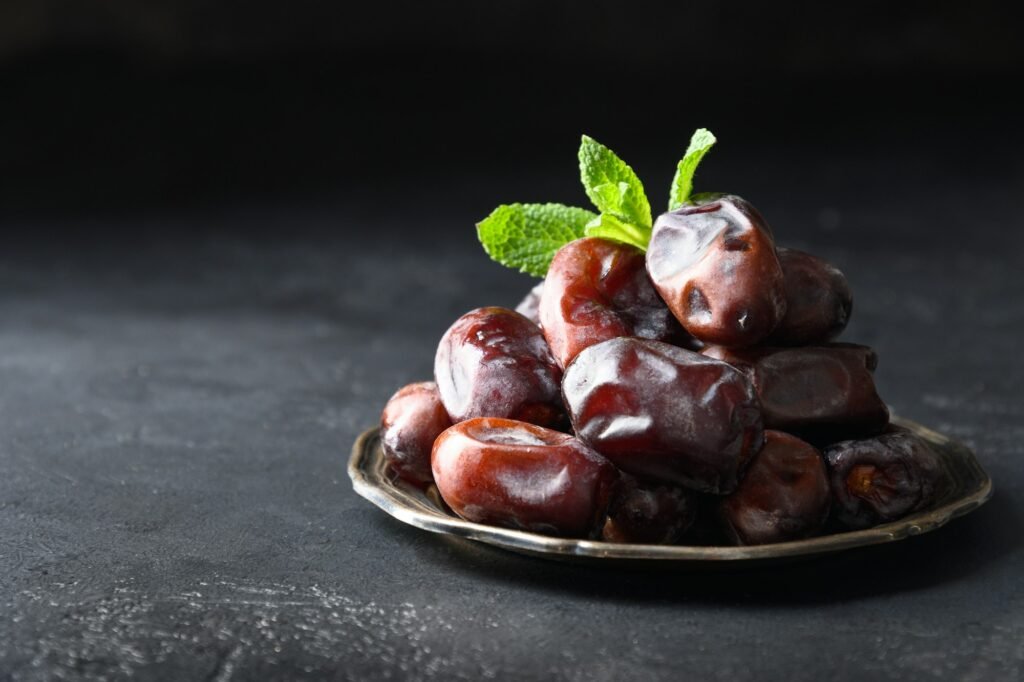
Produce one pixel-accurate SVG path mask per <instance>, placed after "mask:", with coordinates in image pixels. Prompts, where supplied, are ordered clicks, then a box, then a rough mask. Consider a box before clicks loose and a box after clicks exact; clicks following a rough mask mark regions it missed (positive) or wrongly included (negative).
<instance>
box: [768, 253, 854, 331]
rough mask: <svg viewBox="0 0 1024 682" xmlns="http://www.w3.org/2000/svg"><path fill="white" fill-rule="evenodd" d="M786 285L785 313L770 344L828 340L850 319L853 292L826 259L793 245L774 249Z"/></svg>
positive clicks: (837, 270) (839, 272) (841, 329)
mask: <svg viewBox="0 0 1024 682" xmlns="http://www.w3.org/2000/svg"><path fill="white" fill-rule="evenodd" d="M776 252H777V253H778V255H779V263H780V264H781V265H782V276H783V279H784V280H785V287H786V315H785V316H784V317H783V318H782V321H781V322H779V326H777V327H776V328H775V331H773V332H772V333H771V334H770V335H769V336H768V339H767V340H766V343H767V344H769V345H772V344H776V345H779V346H806V345H812V344H816V343H824V342H826V341H831V340H832V339H834V338H836V337H837V336H839V334H841V333H842V331H843V330H844V329H845V328H846V323H847V322H849V321H850V312H851V311H852V310H853V292H852V291H851V290H850V285H849V283H848V282H847V281H846V277H845V276H844V275H843V273H842V272H841V271H840V270H839V269H838V268H836V267H835V266H834V265H832V264H831V263H829V262H828V261H826V260H823V259H821V258H818V257H817V256H812V255H811V254H809V253H804V252H803V251H797V250H796V249H782V248H780V249H777V250H776Z"/></svg>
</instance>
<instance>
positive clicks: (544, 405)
mask: <svg viewBox="0 0 1024 682" xmlns="http://www.w3.org/2000/svg"><path fill="white" fill-rule="evenodd" d="M434 378H435V380H436V381H437V387H438V391H439V392H440V394H441V402H442V403H444V407H445V409H446V410H447V411H448V416H449V417H451V420H452V422H453V423H458V422H461V421H465V420H467V419H472V418H474V417H502V418H506V419H518V420H520V421H525V422H530V423H531V424H538V425H540V426H552V425H555V424H557V423H559V421H561V420H562V419H563V416H564V410H563V408H562V402H561V397H560V395H559V382H560V381H561V379H562V370H561V368H560V367H559V366H558V364H557V363H555V359H554V358H553V357H552V356H551V351H550V350H548V345H547V342H546V341H545V340H544V335H543V334H541V331H540V329H539V328H538V327H537V325H535V324H534V323H532V322H530V321H529V320H528V319H526V318H525V317H523V316H522V315H520V314H519V313H517V312H515V311H514V310H509V309H508V308H478V309H477V310H473V311H471V312H468V313H466V314H465V315H463V316H462V317H460V318H459V319H458V320H456V321H455V323H454V324H453V325H452V326H451V327H450V328H449V329H448V331H447V332H445V334H444V336H443V337H442V338H441V343H440V345H438V347H437V355H436V356H435V358H434Z"/></svg>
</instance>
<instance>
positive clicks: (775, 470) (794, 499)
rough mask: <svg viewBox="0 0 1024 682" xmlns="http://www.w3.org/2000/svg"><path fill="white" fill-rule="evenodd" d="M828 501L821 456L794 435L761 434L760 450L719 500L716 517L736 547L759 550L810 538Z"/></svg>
mask: <svg viewBox="0 0 1024 682" xmlns="http://www.w3.org/2000/svg"><path fill="white" fill-rule="evenodd" d="M830 502H831V495H830V493H829V483H828V474H827V472H826V469H825V462H824V460H823V459H822V457H821V453H820V452H818V451H817V450H816V449H815V448H814V447H813V446H812V445H810V444H808V443H805V442H804V441H802V440H800V439H799V438H797V437H796V436H791V435H789V434H787V433H782V432H781V431H765V432H764V447H762V448H761V452H759V453H757V455H755V456H754V458H753V459H752V460H751V462H750V465H749V466H748V467H747V471H746V473H745V474H744V475H743V480H742V481H740V484H739V487H738V488H737V489H736V491H735V492H733V493H732V494H731V495H729V496H727V497H726V498H725V499H723V500H722V502H721V505H720V507H719V515H720V517H721V519H722V521H723V526H724V528H725V530H726V533H727V535H728V536H729V537H730V538H731V539H732V540H733V541H734V542H735V543H736V544H740V545H761V544H767V543H770V542H786V541H788V540H800V539H802V538H806V537H810V536H812V535H816V534H817V533H818V532H819V531H820V530H821V528H822V526H824V525H825V521H826V520H827V519H828V512H829V504H830Z"/></svg>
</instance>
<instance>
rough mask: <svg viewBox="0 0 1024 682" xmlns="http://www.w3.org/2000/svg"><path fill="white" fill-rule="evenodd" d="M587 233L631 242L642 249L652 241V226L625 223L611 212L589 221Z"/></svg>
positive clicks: (591, 235)
mask: <svg viewBox="0 0 1024 682" xmlns="http://www.w3.org/2000/svg"><path fill="white" fill-rule="evenodd" d="M586 233H587V236H588V237H602V238H604V239H611V240H613V241H617V242H624V243H626V244H631V245H633V246H635V247H637V248H638V249H640V250H641V251H646V250H647V244H648V243H649V242H650V241H651V228H649V227H637V226H636V225H630V224H629V223H624V222H622V221H621V220H619V219H618V218H617V217H616V216H614V215H611V214H609V213H602V214H601V215H599V216H597V217H596V218H594V219H593V220H591V221H590V222H589V223H587V227H586Z"/></svg>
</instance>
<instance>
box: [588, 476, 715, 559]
mask: <svg viewBox="0 0 1024 682" xmlns="http://www.w3.org/2000/svg"><path fill="white" fill-rule="evenodd" d="M694 496H695V493H692V492H690V491H689V490H686V489H685V488H680V487H679V486H675V485H666V484H664V483H657V482H651V481H639V480H637V479H636V478H634V477H633V476H630V475H629V474H622V483H621V485H620V486H619V491H618V493H617V494H616V495H615V497H614V498H612V502H611V505H610V506H609V508H608V518H607V520H606V521H605V523H604V529H603V530H602V531H601V539H602V540H606V541H607V542H627V543H642V544H648V545H670V544H673V543H676V542H678V541H679V540H680V538H681V537H682V535H683V533H685V532H686V531H687V529H689V527H690V525H691V524H692V523H693V520H694V517H695V516H696V511H697V504H696V500H695V497H694Z"/></svg>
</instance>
